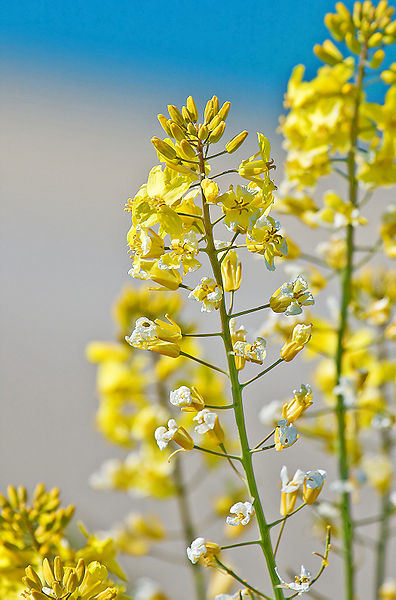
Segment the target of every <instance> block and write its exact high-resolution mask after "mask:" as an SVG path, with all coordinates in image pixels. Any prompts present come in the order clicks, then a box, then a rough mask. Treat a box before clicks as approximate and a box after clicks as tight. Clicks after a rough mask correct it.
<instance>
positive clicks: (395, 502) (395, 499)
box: [389, 492, 396, 510]
mask: <svg viewBox="0 0 396 600" xmlns="http://www.w3.org/2000/svg"><path fill="white" fill-rule="evenodd" d="M389 502H390V503H391V504H392V507H393V510H395V509H396V492H391V494H390V496H389Z"/></svg>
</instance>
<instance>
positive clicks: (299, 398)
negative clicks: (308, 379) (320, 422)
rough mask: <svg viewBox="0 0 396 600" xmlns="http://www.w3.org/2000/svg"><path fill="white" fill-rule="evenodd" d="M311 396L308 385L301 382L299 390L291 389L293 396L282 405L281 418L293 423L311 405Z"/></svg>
mask: <svg viewBox="0 0 396 600" xmlns="http://www.w3.org/2000/svg"><path fill="white" fill-rule="evenodd" d="M312 398H313V393H312V390H311V387H310V386H309V385H305V384H302V385H301V388H300V389H299V390H293V398H292V399H291V400H290V401H289V402H287V403H286V404H284V405H283V407H282V419H286V420H287V421H288V423H294V421H296V420H297V419H299V418H300V417H301V415H303V414H304V413H305V411H306V410H307V409H308V408H309V407H310V406H311V405H312Z"/></svg>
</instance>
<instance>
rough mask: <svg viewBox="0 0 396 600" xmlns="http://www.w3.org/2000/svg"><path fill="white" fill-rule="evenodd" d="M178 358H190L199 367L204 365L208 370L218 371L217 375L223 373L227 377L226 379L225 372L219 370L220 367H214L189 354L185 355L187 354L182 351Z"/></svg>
mask: <svg viewBox="0 0 396 600" xmlns="http://www.w3.org/2000/svg"><path fill="white" fill-rule="evenodd" d="M180 356H185V357H186V358H191V360H195V362H197V363H199V364H200V365H205V367H209V368H210V369H213V370H214V371H219V373H223V375H227V377H228V373H227V372H226V371H223V369H220V367H216V366H215V365H212V364H211V363H208V362H206V360H201V359H200V358H197V357H196V356H192V355H191V354H187V352H183V351H182V350H181V351H180Z"/></svg>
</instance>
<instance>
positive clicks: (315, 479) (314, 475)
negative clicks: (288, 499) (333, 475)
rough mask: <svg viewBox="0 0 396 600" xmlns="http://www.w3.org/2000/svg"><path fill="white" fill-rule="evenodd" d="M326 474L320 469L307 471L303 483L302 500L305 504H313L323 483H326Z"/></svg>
mask: <svg viewBox="0 0 396 600" xmlns="http://www.w3.org/2000/svg"><path fill="white" fill-rule="evenodd" d="M326 477H327V473H326V471H323V470H322V469H319V470H317V471H308V472H307V473H306V474H305V477H304V483H303V500H304V502H306V503H307V504H313V503H314V502H315V500H316V499H317V497H318V496H319V494H320V492H321V491H322V488H323V486H324V482H325V481H326Z"/></svg>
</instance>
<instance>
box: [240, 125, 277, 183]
mask: <svg viewBox="0 0 396 600" xmlns="http://www.w3.org/2000/svg"><path fill="white" fill-rule="evenodd" d="M257 138H258V145H259V152H257V153H256V154H254V155H253V156H251V157H250V158H248V159H246V160H243V161H242V162H241V164H240V165H239V168H238V173H239V175H240V176H241V177H243V178H244V179H248V180H249V181H253V182H254V183H256V184H257V185H259V186H260V187H261V188H263V189H266V191H271V192H272V191H273V190H274V189H275V186H274V184H273V183H272V181H271V180H270V177H269V171H270V169H275V165H274V161H273V159H272V160H271V159H270V153H271V145H270V143H269V141H268V139H267V138H266V137H265V135H263V134H262V133H257ZM261 175H262V176H263V177H261Z"/></svg>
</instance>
